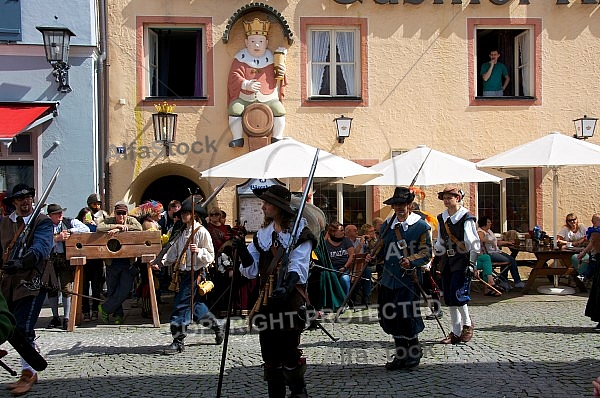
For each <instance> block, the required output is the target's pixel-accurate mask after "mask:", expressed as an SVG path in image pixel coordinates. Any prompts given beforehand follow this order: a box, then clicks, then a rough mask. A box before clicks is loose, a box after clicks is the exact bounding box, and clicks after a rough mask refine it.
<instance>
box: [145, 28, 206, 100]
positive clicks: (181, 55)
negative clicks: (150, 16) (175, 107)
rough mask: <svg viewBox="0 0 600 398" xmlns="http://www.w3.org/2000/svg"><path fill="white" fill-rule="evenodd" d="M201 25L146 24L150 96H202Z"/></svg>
mask: <svg viewBox="0 0 600 398" xmlns="http://www.w3.org/2000/svg"><path fill="white" fill-rule="evenodd" d="M204 48H205V45H204V34H203V30H202V28H195V29H188V28H185V29H183V28H171V27H169V28H162V27H161V28H158V27H150V28H148V77H149V81H148V84H149V90H148V92H149V96H151V97H176V98H196V97H204V96H205V89H204V80H205V79H204V68H203V65H204Z"/></svg>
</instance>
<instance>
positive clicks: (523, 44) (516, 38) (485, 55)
mask: <svg viewBox="0 0 600 398" xmlns="http://www.w3.org/2000/svg"><path fill="white" fill-rule="evenodd" d="M494 50H496V51H498V53H500V58H499V59H498V61H499V62H501V63H502V64H504V65H505V66H506V68H507V69H508V76H509V77H510V82H509V84H508V86H507V87H506V89H505V90H504V96H506V97H529V98H533V92H532V89H533V87H534V85H533V84H532V80H533V73H532V72H533V69H532V68H531V65H533V62H532V60H531V56H532V54H533V52H532V51H531V50H532V49H531V29H519V28H517V29H487V28H482V29H477V66H478V67H477V70H478V73H477V80H478V84H477V96H482V95H483V78H482V77H481V68H482V66H483V65H484V64H486V63H488V62H489V61H490V58H489V53H490V51H494Z"/></svg>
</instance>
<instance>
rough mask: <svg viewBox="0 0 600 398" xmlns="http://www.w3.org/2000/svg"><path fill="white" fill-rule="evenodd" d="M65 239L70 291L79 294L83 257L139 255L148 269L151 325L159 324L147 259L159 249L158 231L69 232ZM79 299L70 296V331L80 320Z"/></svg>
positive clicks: (81, 286) (128, 256)
mask: <svg viewBox="0 0 600 398" xmlns="http://www.w3.org/2000/svg"><path fill="white" fill-rule="evenodd" d="M65 243H66V249H67V252H66V255H67V260H69V262H70V264H71V265H72V266H74V267H75V277H74V282H73V285H74V286H73V291H74V292H76V293H79V294H83V266H84V265H85V263H86V262H87V259H114V258H132V257H139V258H141V261H142V263H144V264H146V269H147V272H148V284H149V285H150V306H151V308H152V319H153V325H154V327H160V319H159V318H158V305H157V303H156V291H155V289H154V277H153V275H152V268H151V266H150V262H151V261H152V260H154V258H155V257H156V255H157V254H158V252H160V249H161V241H160V231H130V232H119V233H117V234H115V235H112V236H111V235H108V234H107V233H105V232H91V233H81V234H73V235H71V237H70V238H69V239H68V240H67V241H66V242H65ZM86 294H87V292H86ZM81 299H82V298H81V296H77V295H73V296H71V313H70V314H69V324H68V325H67V331H69V332H72V331H74V330H75V325H76V324H79V323H80V322H81V317H82V314H81V301H82V300H81Z"/></svg>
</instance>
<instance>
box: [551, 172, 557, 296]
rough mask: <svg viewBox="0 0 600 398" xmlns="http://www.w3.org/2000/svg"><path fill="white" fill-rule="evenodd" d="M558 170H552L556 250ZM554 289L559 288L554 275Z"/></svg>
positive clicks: (555, 241)
mask: <svg viewBox="0 0 600 398" xmlns="http://www.w3.org/2000/svg"><path fill="white" fill-rule="evenodd" d="M557 192H558V170H557V168H556V167H553V168H552V203H553V206H552V231H553V235H554V248H555V249H556V248H557V247H558V241H557V235H556V233H557V232H556V207H557V206H558V194H557ZM556 261H557V260H554V267H556V266H557V264H556ZM554 287H558V275H554Z"/></svg>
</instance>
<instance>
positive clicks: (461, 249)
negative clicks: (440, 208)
mask: <svg viewBox="0 0 600 398" xmlns="http://www.w3.org/2000/svg"><path fill="white" fill-rule="evenodd" d="M467 220H475V217H473V215H472V214H471V213H469V212H467V213H466V214H465V215H464V216H462V218H461V219H460V220H458V222H457V223H456V224H452V222H451V221H450V217H448V219H447V220H446V225H447V226H448V229H449V230H450V233H452V235H453V236H454V238H455V239H456V240H457V241H458V242H459V244H456V243H455V242H454V239H452V238H451V237H450V235H449V234H448V231H447V230H446V227H445V226H444V220H443V218H442V215H441V214H440V215H438V223H439V226H440V227H439V228H440V233H441V236H442V239H443V240H444V242H445V247H446V252H445V253H444V255H443V256H442V258H441V261H440V263H441V267H440V270H443V269H444V267H446V265H449V266H450V271H452V272H453V271H460V270H464V269H465V268H466V267H467V265H469V251H467V250H466V245H465V243H464V242H465V222H466V221H467Z"/></svg>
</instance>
